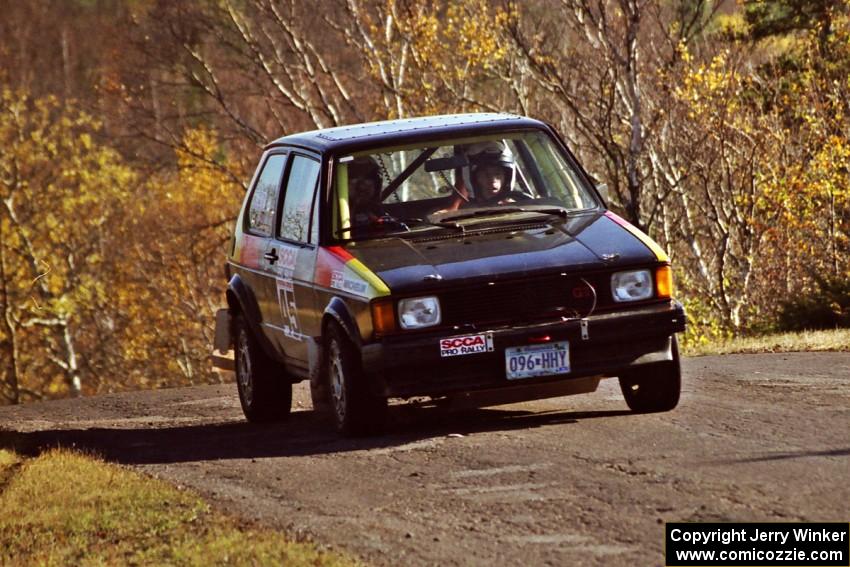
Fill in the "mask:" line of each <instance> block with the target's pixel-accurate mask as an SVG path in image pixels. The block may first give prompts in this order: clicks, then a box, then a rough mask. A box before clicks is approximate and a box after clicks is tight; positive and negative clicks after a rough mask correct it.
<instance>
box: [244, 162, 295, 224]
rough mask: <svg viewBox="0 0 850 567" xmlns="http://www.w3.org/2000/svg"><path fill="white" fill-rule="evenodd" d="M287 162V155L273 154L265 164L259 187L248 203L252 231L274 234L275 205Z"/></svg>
mask: <svg viewBox="0 0 850 567" xmlns="http://www.w3.org/2000/svg"><path fill="white" fill-rule="evenodd" d="M285 163H286V156H285V155H273V156H270V157H269V159H268V160H266V165H265V166H263V171H262V173H260V178H259V179H258V180H257V187H256V188H255V189H254V194H253V195H252V196H251V203H250V205H248V230H250V231H251V232H256V233H258V234H262V235H264V236H271V234H272V222H273V221H272V219H273V218H274V207H275V203H276V201H277V192H278V188H279V187H280V178H281V175H282V174H283V166H284V164H285Z"/></svg>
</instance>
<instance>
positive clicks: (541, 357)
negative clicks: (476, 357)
mask: <svg viewBox="0 0 850 567" xmlns="http://www.w3.org/2000/svg"><path fill="white" fill-rule="evenodd" d="M569 371H570V343H569V342H567V341H563V342H560V343H547V344H542V345H526V346H518V347H509V348H506V349H505V374H506V375H507V377H508V380H519V379H522V378H534V377H535V376H551V375H552V374H566V373H568V372H569Z"/></svg>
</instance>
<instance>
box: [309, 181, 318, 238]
mask: <svg viewBox="0 0 850 567" xmlns="http://www.w3.org/2000/svg"><path fill="white" fill-rule="evenodd" d="M310 242H313V243H315V244H318V243H319V192H318V191H316V197H315V199H313V219H312V220H311V221H310Z"/></svg>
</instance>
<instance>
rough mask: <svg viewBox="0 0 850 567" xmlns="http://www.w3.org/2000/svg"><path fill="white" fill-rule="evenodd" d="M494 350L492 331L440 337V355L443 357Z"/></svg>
mask: <svg viewBox="0 0 850 567" xmlns="http://www.w3.org/2000/svg"><path fill="white" fill-rule="evenodd" d="M492 350H493V335H491V334H490V333H481V334H480V335H466V336H463V337H449V338H447V339H440V356H442V357H446V356H460V355H463V354H477V353H479V352H488V351H492Z"/></svg>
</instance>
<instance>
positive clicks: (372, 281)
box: [345, 258, 390, 297]
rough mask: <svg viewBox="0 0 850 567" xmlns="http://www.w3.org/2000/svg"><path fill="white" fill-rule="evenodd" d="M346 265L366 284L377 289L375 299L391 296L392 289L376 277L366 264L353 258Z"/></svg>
mask: <svg viewBox="0 0 850 567" xmlns="http://www.w3.org/2000/svg"><path fill="white" fill-rule="evenodd" d="M345 265H346V267H348V268H351V269H352V270H353V271H354V273H356V274H357V275H358V276H360V277H361V278H363V279H364V280H366V282H367V283H368V284H369V285H371V286H372V287H373V288H374V289H375V291H376V292H377V293H376V294H375V297H383V296H385V295H389V294H390V288H388V287H387V284H385V283H384V280H382V279H381V278H379V277H378V276H376V275H375V273H374V272H373V271H372V270H370V269H369V268H367V267H366V264H364V263H363V262H361V261H360V260H358V259H357V258H352V259H351V260H349V261H348V262H347V263H346V264H345Z"/></svg>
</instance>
